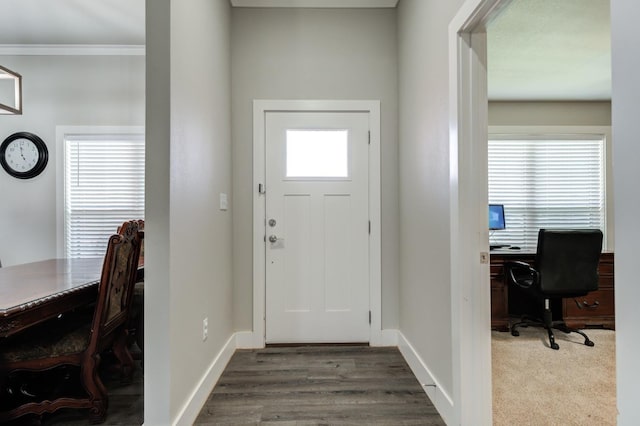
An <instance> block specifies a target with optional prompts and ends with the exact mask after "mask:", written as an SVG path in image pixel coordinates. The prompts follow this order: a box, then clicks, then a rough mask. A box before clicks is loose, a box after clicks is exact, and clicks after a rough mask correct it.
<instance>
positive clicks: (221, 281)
mask: <svg viewBox="0 0 640 426" xmlns="http://www.w3.org/2000/svg"><path fill="white" fill-rule="evenodd" d="M146 7H147V59H148V66H147V71H148V73H147V80H148V85H147V153H148V155H147V188H146V197H147V214H146V223H145V226H146V227H147V229H148V232H147V235H148V238H147V241H146V248H145V263H148V266H149V267H148V274H147V276H146V277H145V281H146V282H147V283H148V284H147V285H146V288H145V297H146V298H145V324H146V326H145V327H146V330H145V331H147V330H149V331H147V332H146V333H145V339H146V341H145V343H146V344H145V379H146V380H145V424H150V425H165V424H169V423H172V422H175V421H180V422H182V423H186V422H188V420H185V418H187V419H188V416H186V417H183V410H184V409H185V408H186V407H187V405H188V404H189V403H190V402H191V398H192V396H193V394H194V392H196V391H198V390H199V389H200V385H201V381H202V380H203V379H204V378H205V376H206V375H207V372H208V370H209V368H210V367H211V366H212V363H214V361H215V360H216V358H217V356H218V355H219V354H220V353H221V352H222V351H223V350H224V348H225V345H226V344H227V343H228V341H229V339H230V338H231V336H232V335H233V332H232V312H231V310H232V294H231V292H232V289H231V287H232V283H231V247H232V244H231V224H232V220H231V211H232V210H233V209H234V208H235V207H234V206H233V203H231V206H230V210H228V211H221V210H220V209H219V208H218V207H219V206H218V200H219V194H220V193H227V194H230V192H231V128H230V123H231V119H230V91H231V89H230V81H231V77H230V6H229V4H228V3H227V2H225V1H214V2H212V1H209V0H193V1H189V2H184V1H177V0H176V1H172V0H154V1H153V2H147V6H146ZM147 296H148V297H147ZM204 318H208V323H209V335H208V338H207V340H206V341H203V340H202V322H203V319H204ZM209 390H210V389H206V390H204V392H206V393H208V391H209ZM200 392H201V390H200ZM191 408H193V407H191ZM195 408H197V409H199V408H200V407H195ZM196 414H197V413H196Z"/></svg>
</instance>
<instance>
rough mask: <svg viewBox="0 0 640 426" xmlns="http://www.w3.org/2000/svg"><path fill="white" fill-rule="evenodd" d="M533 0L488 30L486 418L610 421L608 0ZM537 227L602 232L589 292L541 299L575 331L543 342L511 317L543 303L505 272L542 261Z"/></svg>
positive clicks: (535, 312)
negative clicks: (547, 0)
mask: <svg viewBox="0 0 640 426" xmlns="http://www.w3.org/2000/svg"><path fill="white" fill-rule="evenodd" d="M536 6H542V4H541V3H538V4H536V5H533V4H530V3H529V4H527V3H524V2H519V3H518V2H515V3H512V4H511V5H510V6H509V7H507V8H506V9H505V10H504V11H503V12H502V13H501V14H500V15H499V16H498V17H497V18H496V19H495V20H494V21H493V22H492V23H491V24H490V25H489V27H488V30H487V39H488V41H487V50H488V53H487V57H488V59H487V61H488V67H487V68H488V71H487V73H488V92H489V151H488V157H489V165H488V167H489V170H488V175H489V179H488V180H489V203H490V205H492V206H493V207H494V208H499V209H500V211H498V217H499V219H500V220H499V221H498V222H496V223H493V224H490V225H489V229H490V231H489V232H490V237H489V239H490V246H491V252H490V256H491V263H490V264H491V278H490V279H491V292H492V294H491V306H492V315H491V327H492V330H493V331H492V366H493V369H492V375H493V398H494V400H493V407H494V408H493V421H494V424H513V423H526V422H527V421H528V419H530V418H532V417H533V416H534V415H535V416H536V417H537V418H538V420H539V421H540V422H542V423H548V422H553V421H554V419H558V418H560V417H561V416H562V414H559V413H564V412H566V411H574V412H575V411H578V412H581V413H583V414H584V416H586V417H587V418H589V419H591V421H593V422H594V423H598V424H615V421H616V420H615V419H616V398H615V394H616V382H615V331H614V330H615V306H614V293H615V279H614V274H613V270H614V255H615V253H614V241H613V235H614V223H613V221H614V220H613V218H614V211H613V206H614V200H613V179H612V164H613V163H612V160H611V147H612V145H613V144H614V142H613V141H612V139H611V103H610V99H611V68H610V27H609V19H610V17H609V4H608V2H601V3H599V4H595V3H593V4H590V7H589V8H581V9H580V10H581V12H582V13H580V14H576V13H573V12H569V10H570V8H571V7H572V5H570V4H569V3H563V4H561V5H560V4H555V5H554V7H555V12H554V13H553V14H550V13H548V11H547V10H545V8H544V7H542V8H537V7H536ZM565 8H568V9H565ZM502 209H504V211H502ZM490 215H491V213H490ZM540 228H544V229H562V228H565V229H567V228H568V229H579V228H589V229H598V230H602V231H603V234H604V237H603V238H602V240H603V241H602V243H600V246H598V247H597V251H598V252H600V251H602V254H601V255H600V256H599V257H598V259H594V261H592V262H591V265H590V266H589V267H590V268H591V270H592V271H593V274H594V275H595V276H596V277H595V278H594V279H593V280H592V281H594V282H593V284H592V285H597V287H598V290H597V291H591V292H589V293H587V292H586V291H584V292H582V294H581V295H578V294H574V295H573V297H569V296H570V295H569V294H566V296H567V298H566V299H553V301H550V304H551V305H550V307H551V311H552V312H553V313H552V318H553V320H561V319H562V320H564V323H565V324H567V325H568V326H570V327H573V328H576V329H578V330H580V332H582V333H584V336H581V335H579V334H577V333H564V332H562V331H560V330H558V329H554V330H553V331H555V334H554V336H553V338H554V340H553V342H551V341H550V340H549V337H548V336H547V333H546V332H545V331H544V330H541V329H540V328H532V327H526V326H525V325H526V324H528V323H524V324H523V323H521V324H518V323H519V322H521V321H522V319H521V317H522V315H523V314H527V315H528V316H529V317H528V318H536V317H537V318H542V316H541V314H542V312H543V310H542V303H541V301H538V300H536V299H535V298H530V297H529V295H530V294H531V292H530V291H529V290H527V289H522V288H521V287H520V286H519V285H517V283H516V282H515V281H513V280H512V279H511V278H510V274H511V273H512V271H515V272H516V273H517V272H518V269H517V266H514V263H513V262H517V261H523V262H526V263H528V264H530V265H532V266H533V265H536V264H538V265H540V264H544V260H543V259H542V258H541V257H540V255H536V249H538V250H541V247H540V241H539V240H538V230H539V229H540ZM577 252H578V251H577V250H575V251H574V253H576V254H577ZM543 272H544V273H545V274H547V276H549V275H548V274H550V273H551V272H550V271H546V272H545V271H543ZM540 284H541V286H544V282H540ZM557 325H559V324H558V323H556V326H557ZM526 339H531V341H530V342H529V343H531V346H527V345H526V344H525V340H526ZM591 344H593V345H594V346H587V345H591ZM551 347H554V348H557V350H558V351H563V350H564V351H571V354H567V353H564V354H562V355H559V354H557V353H552V352H555V351H553V350H551ZM538 350H539V351H538ZM563 362H564V363H566V364H565V365H563V364H562V363H563ZM523 365H526V366H527V368H522V366H523ZM552 366H553V367H552ZM581 369H583V371H582V372H581ZM574 377H582V379H580V381H579V383H575V382H573V378H574ZM585 378H586V379H585ZM591 380H593V381H591ZM523 383H524V384H523ZM516 389H517V391H516ZM596 389H597V391H596ZM555 392H557V393H555ZM532 394H536V395H539V396H538V398H536V400H535V402H531V400H530V395H532ZM564 395H571V397H563V396H564ZM561 396H562V397H561ZM560 401H562V402H560ZM541 406H544V407H545V410H544V414H541V413H540V412H539V408H540V407H541ZM568 407H572V408H568ZM591 407H597V409H592V408H591ZM534 413H537V414H534Z"/></svg>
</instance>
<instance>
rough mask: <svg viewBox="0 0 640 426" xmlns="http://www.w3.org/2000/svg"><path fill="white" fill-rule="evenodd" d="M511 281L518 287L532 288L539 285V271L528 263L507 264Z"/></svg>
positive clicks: (515, 262) (514, 262) (513, 262)
mask: <svg viewBox="0 0 640 426" xmlns="http://www.w3.org/2000/svg"><path fill="white" fill-rule="evenodd" d="M505 267H506V268H507V271H508V274H509V279H510V280H511V282H513V283H514V284H515V285H517V286H518V287H522V288H530V287H532V286H534V285H536V284H537V283H538V277H539V274H538V271H536V270H535V269H534V268H532V267H531V265H529V264H528V263H526V262H521V261H512V262H507V263H505Z"/></svg>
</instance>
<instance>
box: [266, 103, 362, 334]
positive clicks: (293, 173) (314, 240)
mask: <svg viewBox="0 0 640 426" xmlns="http://www.w3.org/2000/svg"><path fill="white" fill-rule="evenodd" d="M265 134H266V155H265V158H266V224H265V228H266V241H265V243H266V336H265V337H266V342H267V343H309V342H314V343H320V342H325V343H326V342H368V341H369V336H370V324H369V321H370V319H369V210H368V209H369V207H368V205H369V204H368V177H369V155H368V147H369V144H368V139H369V113H365V112H340V113H332V112H267V113H266V128H265Z"/></svg>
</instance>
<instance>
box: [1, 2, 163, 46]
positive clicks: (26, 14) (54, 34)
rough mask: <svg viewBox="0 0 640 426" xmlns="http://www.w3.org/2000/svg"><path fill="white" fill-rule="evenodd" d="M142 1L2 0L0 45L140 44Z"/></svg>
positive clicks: (143, 28) (141, 37)
mask: <svg viewBox="0 0 640 426" xmlns="http://www.w3.org/2000/svg"><path fill="white" fill-rule="evenodd" d="M149 1H153V0H149ZM144 5H145V0H2V1H1V2H0V45H16V44H37V45H42V44H65V45H70V44H71V45H75V44H91V45H94V44H104V45H142V44H144V38H145V34H144V32H145V27H144V25H145V24H144V22H145V9H144V7H145V6H144Z"/></svg>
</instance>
